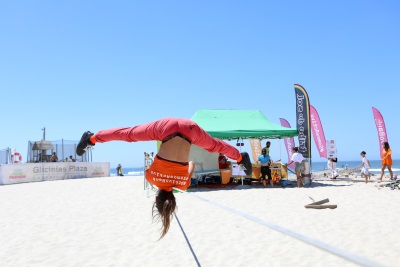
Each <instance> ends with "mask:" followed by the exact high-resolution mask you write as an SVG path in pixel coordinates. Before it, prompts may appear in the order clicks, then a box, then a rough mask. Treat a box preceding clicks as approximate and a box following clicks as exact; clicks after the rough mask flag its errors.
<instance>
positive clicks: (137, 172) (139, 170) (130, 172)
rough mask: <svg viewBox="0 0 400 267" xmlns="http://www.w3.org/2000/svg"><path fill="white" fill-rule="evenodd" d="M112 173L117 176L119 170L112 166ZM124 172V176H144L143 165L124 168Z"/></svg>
mask: <svg viewBox="0 0 400 267" xmlns="http://www.w3.org/2000/svg"><path fill="white" fill-rule="evenodd" d="M110 168H111V170H110V175H111V176H117V170H116V169H115V168H116V167H115V168H113V167H110ZM122 173H123V174H124V176H143V175H144V173H143V167H136V168H124V167H123V168H122Z"/></svg>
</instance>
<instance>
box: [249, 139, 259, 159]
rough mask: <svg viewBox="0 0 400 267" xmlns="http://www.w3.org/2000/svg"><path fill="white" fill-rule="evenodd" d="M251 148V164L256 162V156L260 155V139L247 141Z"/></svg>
mask: <svg viewBox="0 0 400 267" xmlns="http://www.w3.org/2000/svg"><path fill="white" fill-rule="evenodd" d="M249 142H250V146H251V154H252V157H253V162H258V156H260V155H261V150H262V148H261V141H260V139H249Z"/></svg>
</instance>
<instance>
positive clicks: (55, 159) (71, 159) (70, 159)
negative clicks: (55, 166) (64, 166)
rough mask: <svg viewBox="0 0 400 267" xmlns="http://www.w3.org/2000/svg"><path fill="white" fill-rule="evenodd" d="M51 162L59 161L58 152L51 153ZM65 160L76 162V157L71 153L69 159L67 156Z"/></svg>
mask: <svg viewBox="0 0 400 267" xmlns="http://www.w3.org/2000/svg"><path fill="white" fill-rule="evenodd" d="M50 162H58V156H57V153H56V152H53V154H51V157H50ZM64 162H76V159H74V158H73V157H72V155H71V156H69V160H68V158H65V160H64Z"/></svg>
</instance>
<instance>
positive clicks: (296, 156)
mask: <svg viewBox="0 0 400 267" xmlns="http://www.w3.org/2000/svg"><path fill="white" fill-rule="evenodd" d="M292 151H293V154H292V156H291V157H290V162H288V163H286V166H287V165H290V164H292V163H293V162H294V163H295V164H296V165H295V168H294V170H295V173H296V177H297V187H299V188H300V183H302V184H303V186H304V185H305V183H304V181H303V178H302V177H301V173H302V171H304V170H305V169H306V165H305V164H306V163H305V162H306V161H305V159H304V157H303V155H302V154H300V153H299V148H298V147H297V146H295V147H293V148H292Z"/></svg>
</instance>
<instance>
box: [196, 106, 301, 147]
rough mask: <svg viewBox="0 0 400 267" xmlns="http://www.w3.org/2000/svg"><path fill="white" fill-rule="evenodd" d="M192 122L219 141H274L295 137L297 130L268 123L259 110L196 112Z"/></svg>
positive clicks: (210, 110)
mask: <svg viewBox="0 0 400 267" xmlns="http://www.w3.org/2000/svg"><path fill="white" fill-rule="evenodd" d="M191 120H192V121H194V122H196V123H197V124H198V125H200V127H202V128H203V129H204V130H205V131H206V132H207V133H209V134H210V135H211V136H213V137H215V138H219V139H228V140H229V139H236V138H258V139H274V138H275V139H276V138H285V137H292V136H297V130H296V129H291V128H285V127H282V126H280V125H278V124H274V123H272V122H270V121H269V120H268V119H267V118H266V117H265V116H264V114H262V112H261V111H259V110H219V109H203V110H198V111H197V112H196V113H195V114H194V115H193V117H192V118H191Z"/></svg>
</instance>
